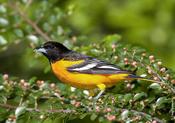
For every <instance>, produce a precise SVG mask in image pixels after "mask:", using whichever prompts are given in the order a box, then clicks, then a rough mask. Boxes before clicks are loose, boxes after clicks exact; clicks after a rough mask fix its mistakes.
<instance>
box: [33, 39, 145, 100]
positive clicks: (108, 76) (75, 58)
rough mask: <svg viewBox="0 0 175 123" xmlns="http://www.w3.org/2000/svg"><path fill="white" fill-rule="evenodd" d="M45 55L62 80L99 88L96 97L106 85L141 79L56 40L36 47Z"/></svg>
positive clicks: (78, 86) (78, 85)
mask: <svg viewBox="0 0 175 123" xmlns="http://www.w3.org/2000/svg"><path fill="white" fill-rule="evenodd" d="M36 51H37V52H41V53H42V54H43V55H44V56H46V57H47V58H48V60H49V62H50V64H51V68H52V70H53V73H54V74H55V75H56V77H57V78H58V79H59V80H61V81H62V82H64V83H66V84H69V85H71V86H73V87H77V88H82V89H89V90H91V89H95V88H99V89H100V90H101V91H100V93H99V94H98V95H97V96H96V99H98V98H99V97H100V95H101V94H102V93H103V92H104V90H105V89H106V88H108V87H111V86H113V85H115V84H116V83H117V82H119V81H121V80H129V79H143V80H147V79H145V78H141V77H139V76H136V75H134V74H132V73H131V72H128V71H126V70H122V69H120V68H118V67H117V66H116V65H114V64H110V63H107V62H105V61H101V60H98V59H96V58H92V57H90V56H86V55H83V54H80V53H77V52H75V51H72V50H70V49H68V48H66V47H65V46H64V45H62V44H61V43H58V42H53V41H49V42H46V43H45V44H44V45H42V46H40V47H38V48H36Z"/></svg>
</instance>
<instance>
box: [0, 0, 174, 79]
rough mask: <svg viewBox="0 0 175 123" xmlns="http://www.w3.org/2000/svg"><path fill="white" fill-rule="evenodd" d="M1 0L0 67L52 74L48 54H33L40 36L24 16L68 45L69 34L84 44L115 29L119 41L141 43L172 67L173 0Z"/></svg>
mask: <svg viewBox="0 0 175 123" xmlns="http://www.w3.org/2000/svg"><path fill="white" fill-rule="evenodd" d="M0 3H1V4H0V49H1V50H0V72H1V73H9V74H12V75H15V76H19V77H23V78H29V77H31V76H38V77H40V78H42V79H45V78H47V77H48V76H50V75H51V73H50V72H48V71H49V67H46V66H48V62H47V60H46V59H45V58H44V57H39V59H40V60H38V59H36V56H35V54H34V52H33V50H32V48H34V47H35V46H37V45H39V44H41V43H43V42H44V40H45V39H44V38H43V36H41V35H40V34H38V32H37V31H36V29H34V28H33V26H32V25H31V24H30V22H28V21H26V18H28V19H29V20H32V21H33V22H34V23H35V24H36V25H37V26H38V27H39V28H40V29H41V30H42V31H43V32H44V33H46V35H47V36H48V37H50V38H51V39H52V40H58V41H60V42H63V43H64V44H66V45H67V46H70V47H72V43H70V42H71V41H72V42H73V41H74V40H79V42H80V43H79V44H78V45H87V44H90V43H93V42H100V40H102V39H103V37H104V36H105V35H107V34H114V33H115V34H116V33H117V34H119V35H121V36H122V39H121V41H122V42H125V43H128V44H133V45H138V46H141V47H144V48H146V49H147V50H148V51H149V52H150V53H152V54H154V55H156V56H157V57H158V58H160V59H162V61H163V63H164V64H165V66H167V67H169V68H172V69H174V70H175V64H174V63H175V24H174V21H175V1H174V0H164V1H160V0H99V1H94V0H88V1H83V0H50V1H49V0H42V1H34V0H19V1H11V0H9V1H7V0H1V2H0ZM21 12H22V14H24V15H25V16H24V15H20V14H21ZM70 44H71V45H70ZM31 45H34V46H33V47H32V46H31ZM43 69H45V73H46V74H43ZM33 71H35V72H33ZM43 75H44V76H43Z"/></svg>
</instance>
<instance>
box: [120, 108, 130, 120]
mask: <svg viewBox="0 0 175 123" xmlns="http://www.w3.org/2000/svg"><path fill="white" fill-rule="evenodd" d="M128 115H129V111H128V110H125V111H123V112H122V113H121V118H122V120H125V119H127V118H128Z"/></svg>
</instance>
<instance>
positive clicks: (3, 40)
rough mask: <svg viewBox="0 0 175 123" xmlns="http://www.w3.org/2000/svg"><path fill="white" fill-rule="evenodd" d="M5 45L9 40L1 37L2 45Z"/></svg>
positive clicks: (0, 42)
mask: <svg viewBox="0 0 175 123" xmlns="http://www.w3.org/2000/svg"><path fill="white" fill-rule="evenodd" d="M5 44H7V40H6V39H5V38H4V37H3V36H1V35H0V45H5Z"/></svg>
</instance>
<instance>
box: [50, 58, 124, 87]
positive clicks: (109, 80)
mask: <svg viewBox="0 0 175 123" xmlns="http://www.w3.org/2000/svg"><path fill="white" fill-rule="evenodd" d="M82 62H84V60H79V61H66V60H60V61H57V62H55V63H52V64H51V67H52V70H53V72H54V74H55V75H56V76H57V78H58V79H59V80H61V81H62V82H64V83H66V84H69V85H71V86H73V87H78V88H82V89H93V88H97V85H98V84H105V85H106V86H107V87H110V86H112V85H114V84H115V83H116V82H117V81H120V80H122V79H124V78H125V77H126V76H127V74H115V75H101V74H84V73H77V72H69V71H67V67H70V66H72V65H75V64H79V63H82Z"/></svg>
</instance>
